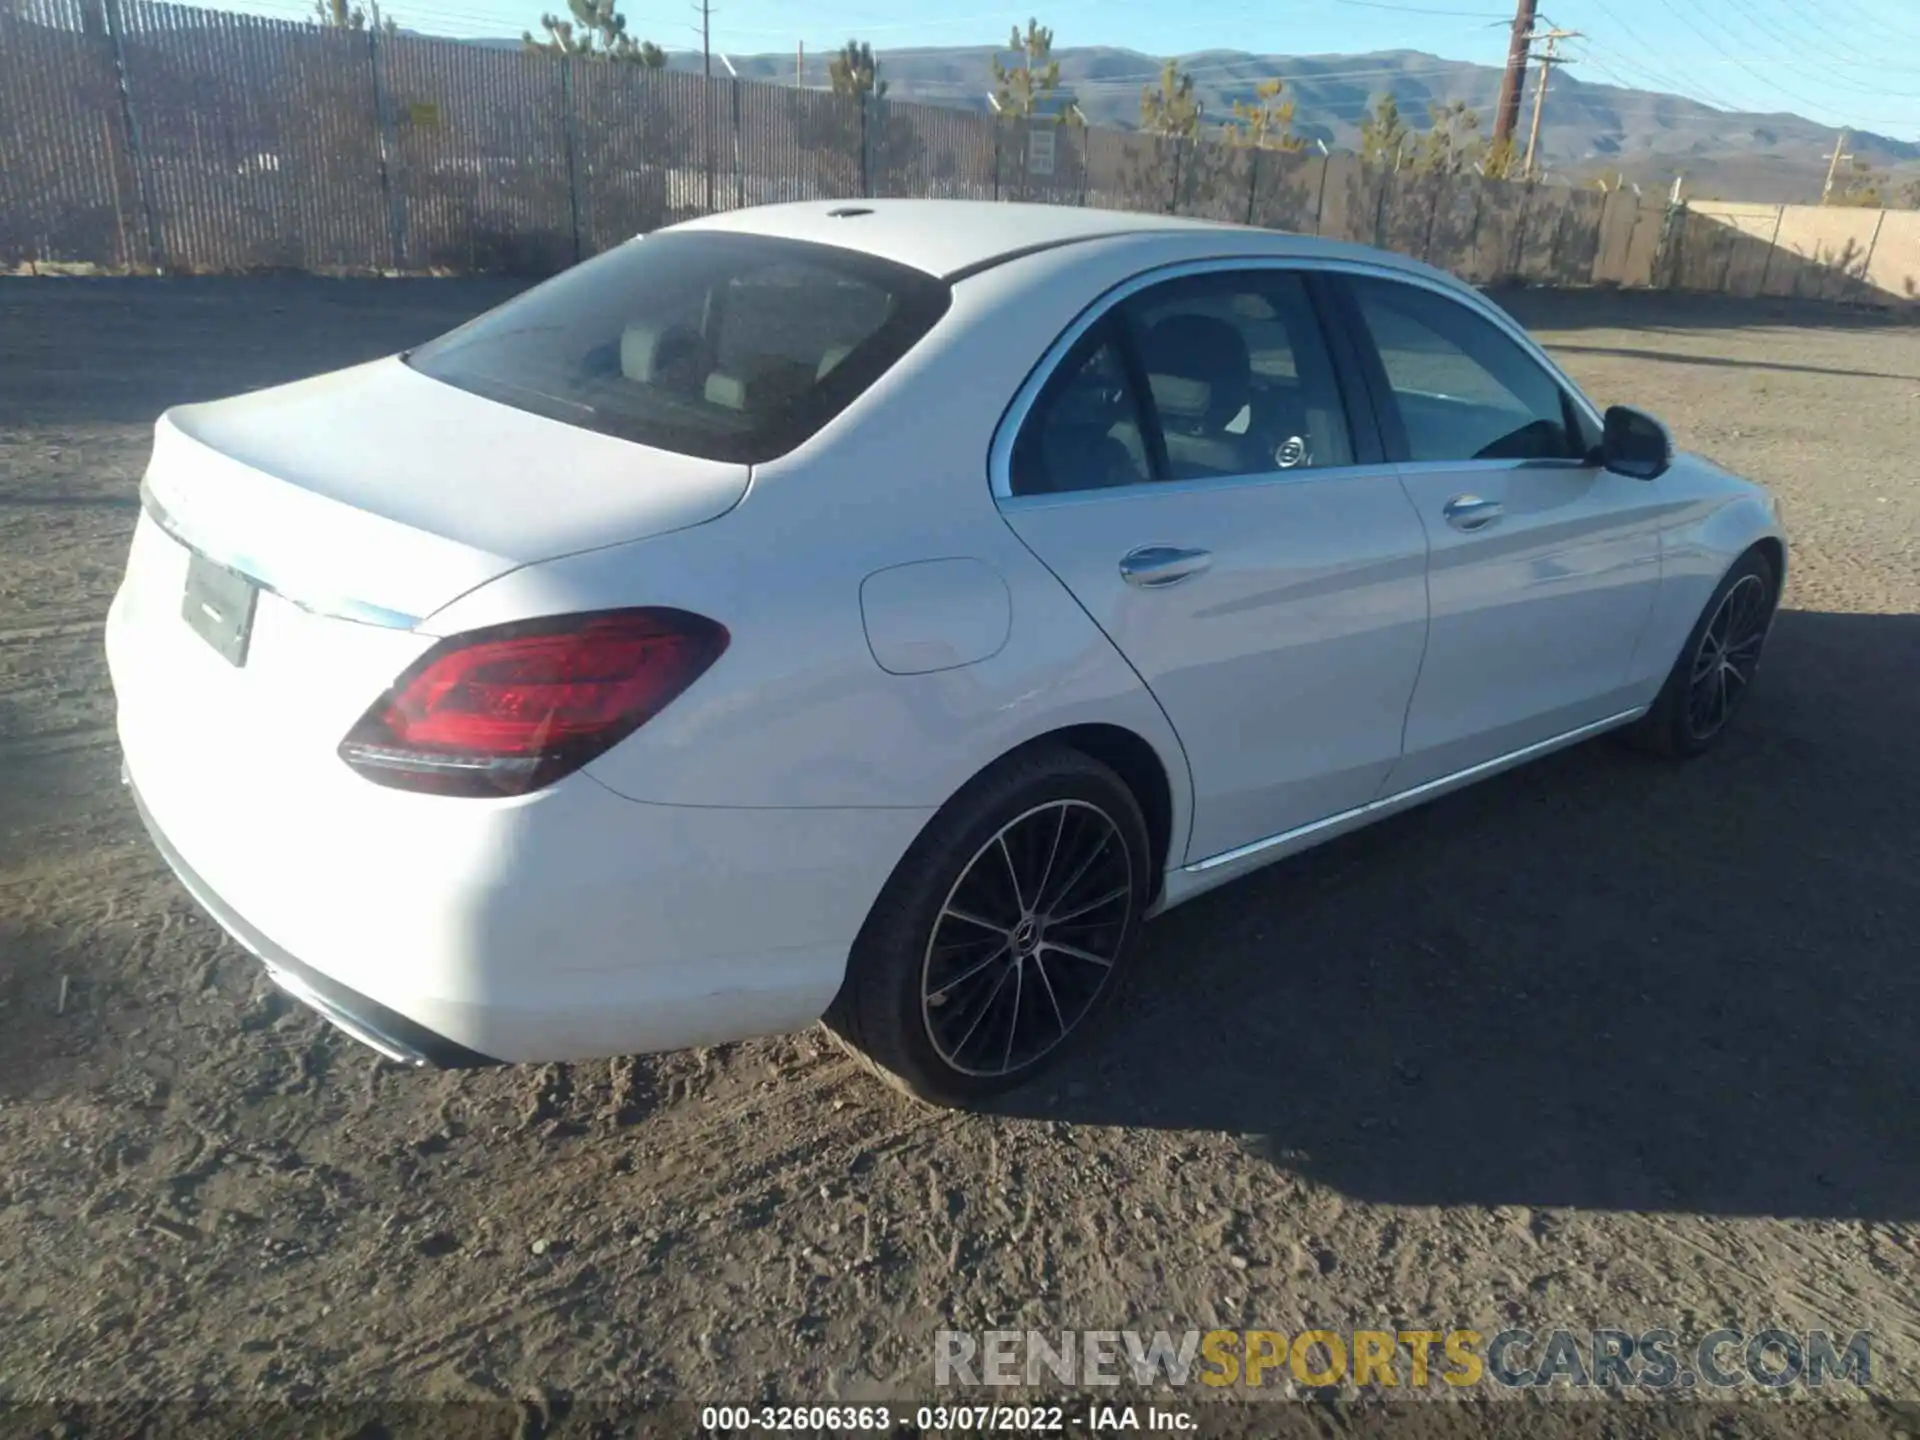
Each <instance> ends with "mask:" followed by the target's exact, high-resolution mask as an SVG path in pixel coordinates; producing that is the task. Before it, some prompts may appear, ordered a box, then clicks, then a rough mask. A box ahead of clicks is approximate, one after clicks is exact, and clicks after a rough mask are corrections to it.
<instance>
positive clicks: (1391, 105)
mask: <svg viewBox="0 0 1920 1440" xmlns="http://www.w3.org/2000/svg"><path fill="white" fill-rule="evenodd" d="M1409 134H1410V132H1409V131H1408V129H1407V122H1406V121H1405V120H1402V119H1401V118H1400V103H1399V101H1397V100H1395V99H1394V98H1393V96H1392V95H1390V94H1389V95H1381V96H1379V97H1378V98H1376V99H1375V100H1374V102H1373V108H1372V109H1371V110H1369V111H1368V112H1367V114H1366V116H1365V118H1363V119H1362V120H1361V121H1360V159H1361V160H1362V161H1363V162H1364V163H1366V164H1368V165H1385V166H1389V167H1392V168H1396V169H1397V168H1398V167H1399V164H1400V156H1401V152H1402V150H1404V149H1405V148H1406V144H1407V138H1408V135H1409Z"/></svg>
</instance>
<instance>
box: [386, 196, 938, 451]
mask: <svg viewBox="0 0 1920 1440" xmlns="http://www.w3.org/2000/svg"><path fill="white" fill-rule="evenodd" d="M950 298H951V296H950V292H949V291H948V288H947V286H946V285H945V283H944V282H942V281H940V280H938V279H936V278H935V277H933V276H931V275H928V274H925V273H923V272H921V271H918V270H913V269H910V268H908V267H907V266H904V265H896V264H893V263H891V262H889V261H884V260H878V259H875V258H874V257H872V256H868V255H862V254H860V253H858V252H855V251H852V250H842V249H838V248H835V247H831V246H826V245H812V244H807V243H804V242H801V241H797V240H787V239H782V238H779V237H777V236H768V235H732V234H725V233H714V232H702V231H668V232H665V233H662V234H657V235H650V236H648V237H646V238H645V239H643V240H638V241H634V242H632V243H630V244H627V245H623V246H621V247H620V248H619V249H617V250H610V251H608V252H607V253H606V254H604V255H599V256H596V257H595V258H594V259H592V260H589V261H587V262H586V263H584V264H582V265H577V266H575V267H574V268H573V269H571V270H568V271H566V272H564V273H563V274H560V275H557V276H555V277H554V278H553V279H551V280H549V281H547V282H546V283H545V284H542V285H538V286H536V287H534V288H533V289H532V290H529V291H527V292H526V293H525V294H524V295H521V296H519V297H517V298H516V299H513V300H510V301H508V302H507V303H506V304H505V305H502V306H500V307H499V308H498V309H496V310H490V311H488V312H487V313H486V314H485V315H482V316H480V317H479V318H478V319H476V320H473V321H470V322H468V323H467V324H466V325H463V326H462V327H460V328H459V329H458V330H455V331H453V332H452V333H451V334H448V335H444V336H442V337H441V338H439V339H438V340H434V341H432V342H430V343H429V344H426V345H423V346H421V347H420V348H419V349H417V350H415V351H413V352H412V353H411V354H409V355H408V356H407V357H406V361H407V364H409V365H411V366H412V367H413V368H414V369H416V370H418V371H420V372H421V373H422V374H424V375H429V376H431V377H433V378H434V379H436V380H441V381H444V382H445V383H447V384H449V385H455V386H458V387H459V388H461V389H463V390H470V391H473V392H474V393H476V394H480V395H485V396H487V397H488V398H490V399H494V400H498V401H499V402H501V403H502V404H505V405H511V406H514V407H516V408H517V409H522V410H529V411H532V412H534V413H535V414H539V415H545V416H547V417H548V418H550V419H554V420H559V421H562V422H564V423H566V424H570V425H577V426H579V427H581V428H582V429H587V430H598V431H602V432H604V433H606V434H610V435H618V436H620V437H621V438H623V439H628V440H633V441H637V442H638V443H640V444H643V445H649V446H653V447H656V448H659V449H664V450H673V451H677V452H679V453H681V454H686V455H697V456H701V457H704V458H706V459H711V460H731V461H739V462H746V463H753V462H758V461H764V460H771V459H772V458H774V457H775V456H776V455H781V454H784V453H785V452H787V451H788V450H791V449H792V448H794V446H796V445H798V444H800V442H801V441H803V440H805V439H806V438H807V437H808V436H809V435H811V434H813V433H814V431H816V430H818V429H819V428H820V427H821V426H822V425H824V424H826V423H827V421H829V420H831V419H832V418H833V417H834V416H835V415H837V414H839V413H840V411H842V410H844V409H845V408H846V407H847V406H848V405H850V404H852V403H853V401H854V400H855V399H857V398H858V397H859V395H860V394H861V392H862V391H864V390H865V389H866V388H867V387H868V386H869V385H871V384H873V382H874V381H875V380H877V379H879V378H880V376H881V375H882V374H884V373H885V372H886V371H887V370H888V369H889V368H890V367H891V366H892V365H893V364H894V363H895V362H896V361H898V360H899V359H900V357H901V356H903V355H904V354H906V352H907V351H908V350H909V349H910V348H912V346H913V345H914V344H915V343H916V342H917V341H918V340H919V339H920V338H921V337H922V336H923V335H925V334H926V333H927V331H928V330H929V329H931V328H932V326H933V325H934V323H935V322H936V321H937V320H939V318H940V317H941V315H943V314H944V313H945V312H946V309H947V306H948V303H949V301H950Z"/></svg>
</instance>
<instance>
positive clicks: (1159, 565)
mask: <svg viewBox="0 0 1920 1440" xmlns="http://www.w3.org/2000/svg"><path fill="white" fill-rule="evenodd" d="M1212 564H1213V552H1212V551H1210V550H1182V549H1180V548H1179V547H1177V546H1173V545H1142V546H1141V547H1140V548H1139V549H1138V550H1129V551H1128V552H1127V553H1126V554H1125V555H1123V556H1121V557H1120V578H1121V579H1123V580H1125V581H1126V582H1127V583H1128V584H1129V585H1137V586H1139V587H1140V588H1141V589H1142V590H1160V589H1163V588H1165V587H1166V586H1168V585H1178V584H1179V583H1180V582H1181V581H1182V580H1189V579H1191V578H1192V577H1194V576H1195V575H1198V574H1200V573H1201V572H1202V571H1204V570H1206V569H1207V568H1208V567H1209V566H1211V565H1212Z"/></svg>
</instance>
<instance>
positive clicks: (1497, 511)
mask: <svg viewBox="0 0 1920 1440" xmlns="http://www.w3.org/2000/svg"><path fill="white" fill-rule="evenodd" d="M1440 513H1441V514H1442V515H1444V516H1446V517H1447V523H1448V524H1449V525H1451V526H1453V528H1454V529H1456V530H1483V529H1485V528H1486V527H1487V526H1489V525H1491V524H1492V523H1493V522H1494V521H1496V520H1498V519H1499V518H1500V516H1501V515H1502V513H1504V512H1503V509H1502V506H1501V504H1500V502H1499V501H1498V500H1482V499H1481V498H1480V497H1479V496H1478V495H1456V496H1454V497H1453V499H1451V500H1449V501H1448V502H1447V504H1446V508H1445V509H1444V510H1442V511H1441V512H1440Z"/></svg>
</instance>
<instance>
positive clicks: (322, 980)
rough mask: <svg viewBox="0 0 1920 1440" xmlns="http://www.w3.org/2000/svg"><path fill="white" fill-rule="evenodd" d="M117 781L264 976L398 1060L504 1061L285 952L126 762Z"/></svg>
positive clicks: (435, 1063) (190, 886)
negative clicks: (201, 865)
mask: <svg viewBox="0 0 1920 1440" xmlns="http://www.w3.org/2000/svg"><path fill="white" fill-rule="evenodd" d="M120 783H121V784H123V785H125V786H126V787H127V793H128V794H129V795H131V796H132V797H133V805H134V809H136V810H137V811H139V812H140V823H141V824H143V825H145V826H146V827H147V835H148V837H149V838H150V839H151V840H152V841H153V845H154V848H155V849H156V850H158V851H159V852H160V858H161V859H163V860H165V861H166V862H167V865H168V867H169V868H170V869H171V870H172V871H173V873H174V875H175V877H176V878H178V880H179V881H180V883H181V884H182V885H183V886H185V887H186V890H187V893H188V894H189V895H191V896H193V898H194V899H195V900H197V901H198V902H199V904H200V908H201V909H202V910H205V911H206V912H207V914H209V915H211V916H212V917H213V918H214V919H215V920H216V921H218V922H219V925H220V928H221V929H222V930H225V931H226V932H227V934H229V935H231V936H232V937H233V938H234V939H235V940H236V941H238V942H239V943H240V944H241V945H242V946H243V947H245V948H246V949H247V950H248V951H249V952H250V953H251V954H252V955H253V956H254V958H255V959H257V960H259V961H260V963H261V964H262V965H264V966H266V969H267V975H268V977H269V978H270V979H272V981H273V983H274V984H276V985H278V986H279V987H280V988H281V989H282V990H284V991H286V992H287V994H289V995H291V996H292V997H293V998H294V999H296V1000H298V1001H300V1002H301V1003H302V1004H303V1005H306V1006H308V1007H309V1008H311V1009H313V1010H314V1011H316V1012H318V1014H319V1015H320V1016H321V1018H322V1019H324V1020H326V1021H328V1022H329V1023H331V1024H333V1025H335V1026H337V1027H338V1028H339V1029H341V1030H344V1031H345V1032H346V1033H347V1034H348V1035H350V1036H352V1037H353V1038H354V1039H355V1040H358V1041H359V1042H360V1043H361V1044H362V1045H365V1046H368V1047H369V1048H371V1049H373V1050H377V1051H379V1052H380V1053H381V1054H382V1055H384V1056H386V1057H387V1059H389V1060H392V1061H395V1062H396V1063H398V1064H401V1065H409V1066H413V1067H415V1068H416V1069H419V1068H426V1067H432V1068H434V1069H439V1070H473V1069H479V1068H481V1067H483V1066H488V1065H501V1064H505V1063H506V1062H505V1061H501V1060H496V1059H494V1058H493V1057H492V1056H490V1055H482V1054H481V1053H480V1052H479V1051H477V1050H469V1049H468V1048H467V1047H466V1046H464V1045H461V1044H458V1043H456V1042H455V1041H452V1040H449V1039H447V1037H446V1036H444V1035H436V1034H435V1033H434V1032H433V1031H431V1030H429V1029H427V1028H426V1027H425V1026H424V1025H418V1024H415V1023H414V1022H413V1021H411V1020H409V1019H407V1017H406V1016H404V1015H401V1014H398V1013H397V1012H395V1011H393V1010H389V1009H388V1008H387V1007H386V1006H384V1005H382V1004H380V1002H379V1001H377V1000H371V999H369V998H368V997H367V996H365V995H362V994H360V993H359V992H357V991H355V990H352V989H349V988H348V987H347V986H345V985H342V984H341V983H340V982H339V981H337V980H334V979H331V978H329V977H328V976H325V975H322V974H321V973H320V972H319V971H318V970H315V969H314V968H313V967H312V966H310V965H305V964H302V963H301V962H300V961H299V960H297V959H295V958H294V957H293V956H292V955H290V954H288V953H287V951H286V950H285V949H284V948H283V947H282V946H279V945H276V944H275V943H274V942H273V941H272V940H270V939H269V938H268V937H267V936H265V935H263V934H261V933H260V931H258V930H257V929H255V928H254V927H253V926H252V925H250V924H248V923H247V919H246V917H245V916H244V915H242V914H241V913H240V912H239V911H238V910H235V909H234V908H233V907H232V906H231V905H229V904H228V903H227V902H226V901H225V900H223V899H221V898H220V896H219V895H218V894H217V893H216V892H215V891H214V889H213V887H212V886H211V885H209V884H207V882H206V881H205V880H203V879H202V878H201V877H200V874H199V872H198V871H196V870H195V869H194V868H193V867H192V866H191V865H189V864H188V863H187V862H186V860H185V858H184V857H183V856H182V855H181V854H180V852H179V851H178V850H176V849H175V848H174V847H173V843H172V842H171V841H170V840H168V839H167V836H166V832H165V831H163V830H162V829H161V828H160V826H159V824H158V822H156V821H155V820H154V818H153V812H152V811H150V810H148V809H147V805H146V802H145V801H144V800H142V799H141V798H140V791H139V788H138V787H137V786H136V785H135V784H134V783H133V777H132V776H130V775H129V774H128V773H127V767H126V766H125V765H122V766H121V767H120Z"/></svg>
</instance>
